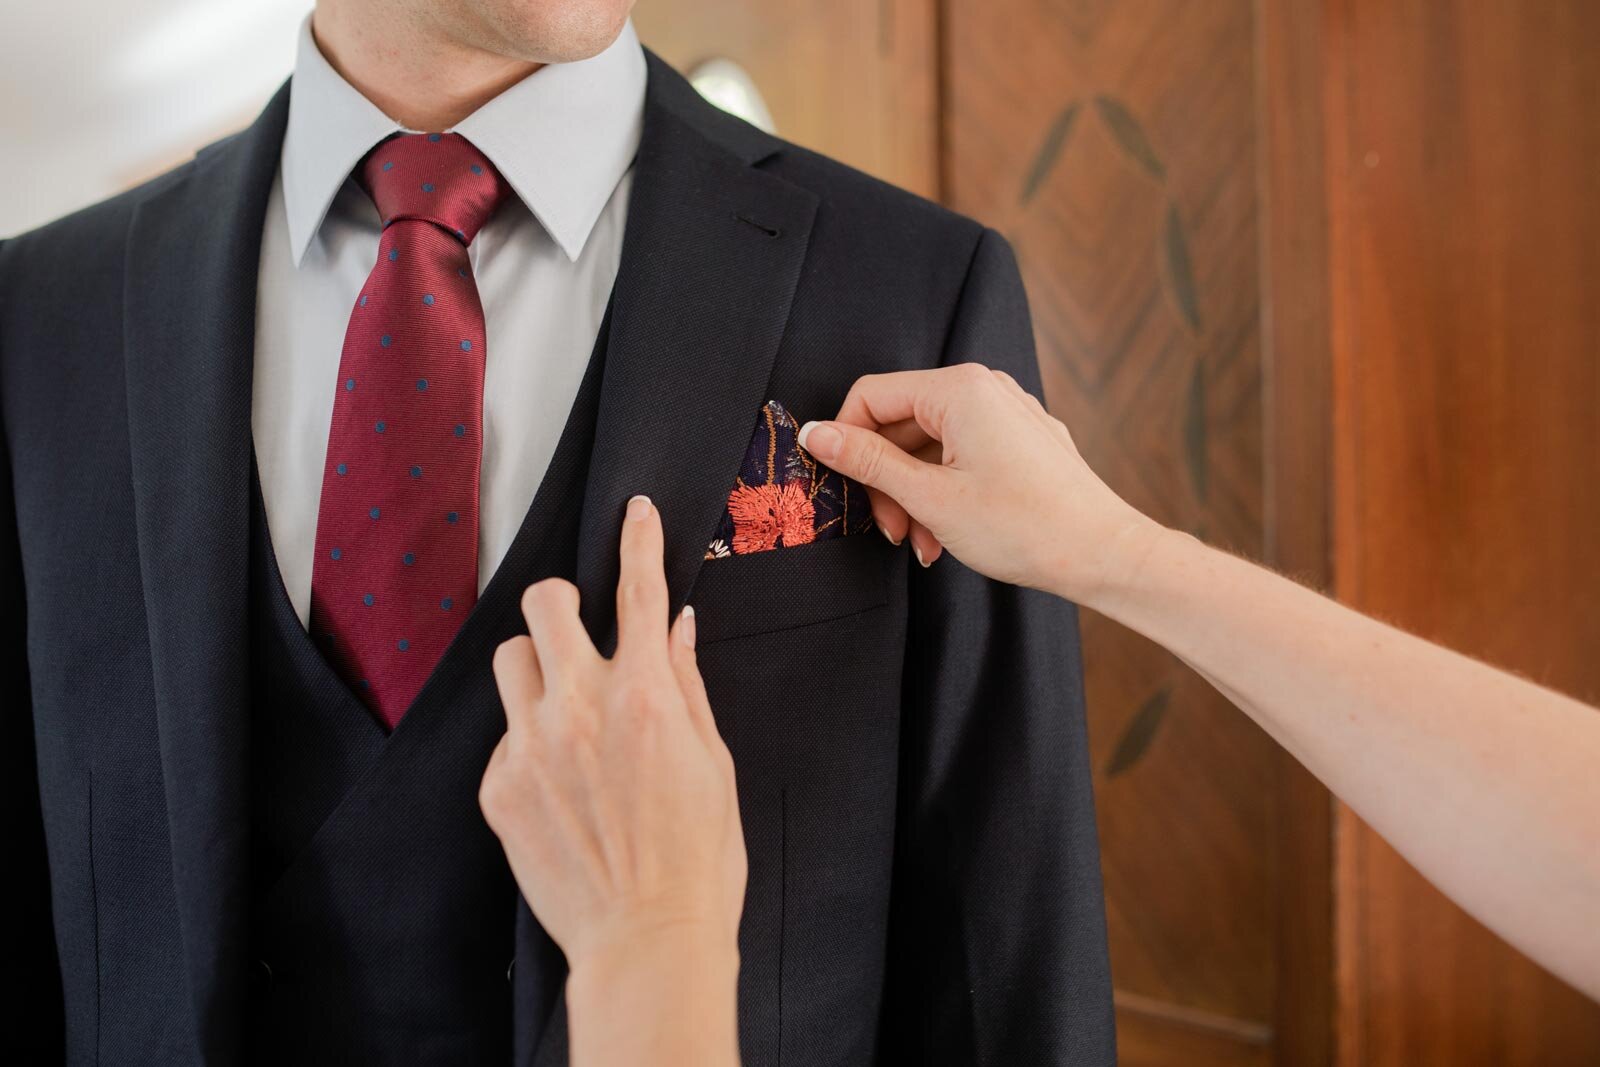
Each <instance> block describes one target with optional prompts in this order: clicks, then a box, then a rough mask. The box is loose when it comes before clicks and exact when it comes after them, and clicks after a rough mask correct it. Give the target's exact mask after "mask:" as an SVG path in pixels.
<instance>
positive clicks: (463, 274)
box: [456, 267, 467, 278]
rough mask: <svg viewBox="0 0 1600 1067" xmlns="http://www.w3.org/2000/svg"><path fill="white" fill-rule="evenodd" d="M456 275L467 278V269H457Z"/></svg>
mask: <svg viewBox="0 0 1600 1067" xmlns="http://www.w3.org/2000/svg"><path fill="white" fill-rule="evenodd" d="M456 274H458V275H459V276H461V277H463V278H465V277H466V276H467V268H465V267H457V268H456Z"/></svg>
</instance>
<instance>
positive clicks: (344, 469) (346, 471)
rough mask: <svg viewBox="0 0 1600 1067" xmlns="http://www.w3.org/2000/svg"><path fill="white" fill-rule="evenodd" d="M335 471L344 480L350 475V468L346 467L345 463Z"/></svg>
mask: <svg viewBox="0 0 1600 1067" xmlns="http://www.w3.org/2000/svg"><path fill="white" fill-rule="evenodd" d="M333 469H334V470H336V471H338V472H339V477H341V478H343V477H344V476H345V475H346V474H349V473H350V468H349V467H347V466H345V465H344V464H343V463H341V464H339V465H338V466H337V467H335V468H333Z"/></svg>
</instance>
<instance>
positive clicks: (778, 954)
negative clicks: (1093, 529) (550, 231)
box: [0, 56, 1114, 1067]
mask: <svg viewBox="0 0 1600 1067" xmlns="http://www.w3.org/2000/svg"><path fill="white" fill-rule="evenodd" d="M290 91H292V89H291V87H289V86H286V87H285V88H284V90H282V91H280V93H279V94H278V95H277V97H276V98H275V99H274V100H273V101H272V103H271V104H270V105H269V106H268V107H267V109H266V111H265V112H264V113H263V114H262V116H261V117H260V119H259V120H258V121H256V123H255V124H254V125H253V126H251V127H250V128H249V129H247V130H245V131H244V132H242V133H240V134H238V135H237V136H234V137H232V138H230V139H228V140H225V141H222V142H220V143H218V144H216V145H213V146H211V147H209V148H207V149H205V150H203V151H202V152H200V153H199V155H198V156H197V157H196V158H195V159H194V160H193V161H191V162H189V163H186V164H184V165H183V166H181V167H179V168H178V169H176V170H174V171H172V172H171V173H169V174H166V175H165V176H163V177H160V178H158V179H156V180H154V181H152V182H150V183H149V184H146V185H144V186H142V187H140V188H138V189H135V190H133V191H132V192H129V193H127V194H124V195H122V196H119V197H117V198H115V199H113V200H109V201H107V202H104V203H101V204H98V205H96V206H94V207H91V208H88V209H86V210H83V211H81V212H79V213H77V214H74V215H72V216H70V217H68V218H65V219H62V220H60V221H58V222H55V223H52V224H50V225H48V226H45V227H43V228H41V229H39V230H36V231H34V232H31V233H27V234H24V235H21V236H19V237H16V238H13V239H11V240H8V241H6V242H4V244H3V245H0V423H3V437H0V449H3V451H0V626H3V627H4V629H3V632H0V657H3V663H0V686H3V687H4V688H3V690H0V707H3V712H0V715H3V719H0V731H3V736H0V753H3V755H0V760H3V765H0V808H3V810H4V811H5V818H6V820H7V822H8V830H7V833H6V849H7V864H6V867H7V871H8V878H7V882H8V887H9V888H10V889H11V890H12V891H13V892H14V893H15V894H16V896H15V897H14V900H15V901H16V903H14V904H13V905H12V907H11V909H9V915H8V918H9V922H8V926H9V927H10V928H11V929H12V930H13V931H14V933H13V934H12V935H11V936H10V937H8V949H7V951H6V953H5V954H4V957H3V961H4V962H3V964H0V966H3V967H4V969H5V971H6V972H7V973H8V975H9V977H10V978H11V979H12V981H11V982H10V983H8V984H9V985H10V987H11V988H12V989H13V990H20V991H21V992H22V996H21V997H20V998H18V997H17V996H16V994H15V993H13V994H12V995H10V996H8V997H6V998H4V1000H5V1004H6V1010H7V1012H8V1014H12V1015H14V1017H13V1018H10V1019H8V1020H6V1024H5V1026H4V1030H3V1033H4V1034H5V1037H4V1038H0V1041H3V1042H4V1043H5V1044H7V1045H10V1046H13V1047H14V1048H15V1047H18V1046H20V1047H22V1048H24V1049H26V1050H27V1054H26V1056H25V1058H26V1059H28V1060H29V1061H30V1062H31V1061H32V1060H34V1059H37V1060H38V1061H39V1062H60V1061H62V1060H66V1061H68V1062H72V1063H92V1062H104V1063H156V1062H160V1063H180V1062H181V1063H205V1064H225V1063H231V1062H235V1061H237V1060H238V1059H240V1058H241V1056H242V1055H243V1052H242V1050H241V1049H240V1047H239V1045H240V1040H241V1038H240V1034H241V1028H242V1021H241V1020H242V1019H243V1017H244V1013H245V1012H246V1011H247V1010H248V1007H247V1005H248V997H249V973H250V967H251V960H250V959H249V957H248V949H247V945H246V941H247V931H246V929H245V925H246V916H247V913H248V896H249V882H248V878H247V870H246V868H247V866H248V857H249V843H248V841H247V840H246V837H247V832H246V831H247V823H248V819H247V807H248V775H247V774H246V768H247V766H248V752H247V750H246V746H247V742H248V738H249V731H248V729H247V728H246V723H245V719H246V717H247V716H246V711H247V708H248V703H249V698H248V693H247V687H248V662H249V655H248V651H249V650H248V641H247V621H248V611H249V604H248V582H247V578H248V575H247V566H246V558H247V550H248V538H249V529H250V525H249V514H250V490H249V486H250V477H251V462H252V461H251V432H250V385H251V358H252V345H253V338H254V311H255V278H256V266H257V259H258V256H259V249H260V236H261V230H262V221H263V215H264V211H265V206H266V203H267V199H268V193H269V191H270V188H271V185H272V181H273V176H274V173H275V170H276V168H277V165H278V155H279V149H280V145H281V142H282V135H283V127H284V121H285V116H286V113H287V94H288V93H289V92H290ZM636 168H637V169H636V171H635V179H634V192H633V197H632V203H631V205H630V212H629V219H628V223H627V232H626V237H625V243H624V251H623V258H622V266H621V272H620V274H619V276H618V278H617V281H616V288H615V292H614V295H613V308H612V314H613V319H612V328H611V332H610V339H609V344H608V347H607V348H606V352H605V366H604V379H603V386H602V392H601V399H600V407H599V415H598V424H597V425H598V429H597V432H596V434H595V440H594V443H593V450H592V454H591V457H590V466H589V475H588V480H587V486H586V489H585V491H584V493H583V496H582V499H581V500H577V499H575V500H573V501H571V506H572V507H574V508H581V509H582V519H581V526H582V542H581V547H580V550H579V557H578V564H577V573H576V574H575V575H574V577H575V578H576V580H577V582H578V584H579V586H580V587H581V589H582V591H583V603H584V620H585V622H586V624H587V625H588V627H589V629H590V631H591V633H592V634H594V636H595V638H596V640H597V641H598V642H600V643H601V644H602V646H606V645H608V644H609V643H610V641H611V639H612V632H613V624H614V620H613V617H612V613H613V606H612V605H613V597H612V596H611V595H610V591H611V589H612V588H613V586H614V583H615V579H616V567H617V565H616V551H615V537H616V532H617V524H618V522H619V520H620V516H621V513H622V509H623V506H624V503H625V501H626V499H627V498H628V496H630V495H631V494H632V493H634V492H639V491H648V492H649V493H650V494H651V495H652V496H653V497H654V499H655V500H656V501H657V503H658V504H659V505H660V508H661V512H662V517H663V520H664V523H665V528H666V537H667V549H666V568H667V577H668V581H669V585H670V588H671V593H672V600H673V605H674V608H676V607H677V606H679V605H681V604H683V603H684V602H686V601H687V600H689V599H690V598H691V596H692V598H693V601H694V603H695V605H696V607H697V611H698V613H699V617H700V620H701V623H700V632H701V639H702V643H701V662H702V665H703V670H704V673H705V676H706V681H707V685H708V688H709V691H710V693H711V697H712V702H713V704H714V706H715V709H716V715H717V719H718V722H719V725H720V726H721V728H722V730H723V733H724V735H725V736H726V737H727V739H728V742H729V745H730V748H731V750H732V752H733V754H734V757H735V760H736V762H737V765H738V769H739V782H740V793H741V805H742V808H743V810H744V819H745V827H746V833H747V838H748V843H749V848H750V859H751V880H750V892H749V896H748V898H747V902H746V911H745V916H744V925H743V929H742V935H741V937H742V943H741V947H742V953H743V972H742V975H741V982H740V1026H741V1036H742V1042H743V1046H744V1054H745V1062H746V1063H748V1064H762V1063H778V1062H780V1061H781V1062H786V1063H791V1064H805V1065H808V1067H809V1065H816V1064H833V1063H838V1064H859V1063H867V1062H891V1063H895V1062H906V1063H917V1064H952V1065H953V1064H995V1065H1000V1064H1005V1065H1018V1064H1028V1065H1042V1064H1069V1063H1070V1064H1075V1065H1085V1064H1109V1063H1111V1062H1113V1059H1114V1041H1113V1036H1112V1009H1111V996H1110V975H1109V968H1108V964H1107V957H1106V945H1105V925H1104V915H1103V902H1102V895H1101V883H1100V873H1099V857H1098V849H1097V843H1096V837H1095V822H1094V812H1093V804H1092V798H1091V793H1090V786H1089V769H1088V760H1087V749H1086V743H1085V736H1084V719H1083V708H1082V677H1081V664H1080V660H1079V652H1078V637H1077V620H1076V614H1075V611H1074V609H1073V608H1072V607H1071V606H1070V605H1068V604H1065V603H1062V602H1060V601H1056V600H1053V599H1051V598H1049V597H1046V596H1043V595H1041V594H1037V593H1034V592H1029V591H1024V590H1018V589H1014V588H1009V587H1005V586H1001V585H997V584H994V583H991V582H988V581H986V580H984V579H982V578H980V577H979V576H977V575H975V574H973V573H972V572H970V571H968V570H965V569H964V568H962V567H961V566H960V565H959V564H957V563H956V562H955V561H954V560H943V561H941V562H939V563H938V564H937V565H936V566H935V567H933V568H932V569H929V570H926V571H924V570H923V569H921V568H919V567H917V566H916V565H915V563H914V562H908V559H909V556H908V553H906V552H905V551H904V550H899V551H896V550H894V549H892V548H891V547H890V546H888V545H887V544H886V543H885V542H883V541H882V539H880V538H878V537H877V536H876V535H875V534H874V535H864V536H857V537H850V538H844V539H842V540H836V541H829V542H825V543H821V542H819V543H817V544H814V545H808V546H802V547H799V548H794V549H784V550H779V551H775V552H769V553H763V554H761V555H753V556H745V557H736V558H732V559H721V560H712V561H709V562H708V561H706V560H704V559H703V556H704V554H705V550H706V544H707V541H708V538H709V537H710V536H711V535H712V534H713V533H714V532H715V530H716V529H717V525H718V519H719V517H720V515H721V512H722V509H723V506H724V503H725V500H726V496H727V493H728V490H729V489H730V488H731V487H732V481H733V478H734V475H735V474H736V473H737V471H738V470H739V465H740V460H741V457H742V455H743V452H744V449H745V447H746V445H747V443H748V442H749V440H750V434H751V431H752V429H753V427H754V425H755V417H756V413H757V412H758V411H759V409H760V407H761V405H762V404H763V403H764V402H765V401H767V400H771V399H775V400H778V401H779V402H781V403H782V404H783V405H784V406H785V407H786V408H788V409H789V410H790V411H792V412H794V413H795V414H796V416H797V417H798V418H800V419H801V420H802V421H803V420H805V419H807V418H825V417H828V416H830V415H832V414H833V413H834V412H835V411H836V410H837V407H838V405H839V403H840V402H841V400H842V399H843V397H844V395H845V392H846V390H847V389H848V388H849V386H850V385H851V383H852V382H853V381H854V380H855V379H856V377H857V376H859V375H861V374H863V373H869V372H883V371H892V370H903V369H912V368H920V367H931V366H935V365H939V364H950V363H957V362H963V361H971V360H981V361H984V362H986V363H989V364H990V365H993V366H997V367H1001V368H1004V369H1006V370H1008V371H1009V372H1010V373H1011V374H1012V375H1014V376H1015V377H1016V378H1017V380H1018V381H1020V382H1021V383H1022V384H1023V386H1024V387H1025V388H1028V389H1030V390H1034V391H1037V390H1038V388H1039V376H1038V371H1037V368H1036V366H1035V363H1034V357H1033V344H1032V335H1031V328H1030V325H1029V320H1028V312H1027V305H1026V300H1025V297H1024V295H1023V290H1022V286H1021V282H1020V279H1019V277H1018V273H1017V269H1016V265H1015V262H1014V260H1013V257H1012V254H1011V252H1010V249H1009V248H1008V246H1007V244H1006V242H1005V241H1004V240H1003V239H1002V238H1000V237H999V236H998V235H997V234H995V233H993V232H992V231H986V230H985V229H984V228H983V227H982V226H980V225H978V224H976V223H973V222H971V221H969V220H967V219H963V218H960V217H958V216H955V215H953V214H951V213H949V212H947V211H945V210H943V209H941V208H939V207H937V206H935V205H933V204H930V203H928V202H926V201H923V200H920V199H918V198H916V197H913V196H911V195H909V194H907V193H904V192H901V191H898V190H896V189H893V188H891V187H889V186H886V185H884V184H881V183H879V182H877V181H874V180H872V179H870V178H868V177H865V176H863V175H861V174H859V173H856V172H854V171H852V170H850V169H848V168H846V167H843V166H841V165H839V164H837V163H834V162H832V161H830V160H827V159H824V158H822V157H820V156H818V155H816V154H814V153H812V152H809V151H806V150H803V149H800V148H796V147H795V146H793V145H789V144H786V143H784V142H782V141H780V140H778V139H776V138H773V137H771V136H768V135H766V134H764V133H762V132H759V131H757V130H755V129H754V128H752V127H750V126H748V125H746V124H744V123H742V122H739V121H738V120H736V119H733V118H731V117H729V116H727V115H724V114H722V113H721V112H719V111H716V110H715V109H713V108H712V107H710V106H709V105H707V104H706V103H704V102H703V101H702V100H700V98H699V97H698V96H697V95H696V94H695V93H694V92H693V90H692V89H690V88H689V87H688V85H687V84H686V83H685V82H684V81H683V80H682V79H681V78H679V77H678V76H677V75H676V74H675V73H674V72H672V71H671V70H670V69H669V68H667V67H666V66H665V65H664V64H662V63H661V62H660V61H659V60H657V59H655V58H654V57H653V56H652V57H651V60H650V74H649V89H648V94H647V103H646V118H645V129H644V137H643V143H642V145H641V148H640V151H639V156H638V160H637V163H636ZM510 632H511V630H510V628H509V626H508V628H507V631H506V633H505V634H495V635H493V636H495V637H496V638H499V637H503V636H510ZM491 647H492V646H491ZM489 667H490V665H489V662H488V659H487V657H485V659H484V661H483V663H482V664H481V668H480V675H481V678H479V679H478V681H479V682H483V683H484V684H485V685H486V684H487V683H486V682H485V681H484V680H486V679H487V677H488V672H489ZM403 731H404V724H402V727H401V730H400V731H397V734H396V737H399V736H400V734H401V733H403ZM465 787H466V786H465V785H464V788H465ZM525 921H526V922H529V923H531V921H532V920H531V918H527V919H525ZM520 958H521V957H520V956H519V959H520ZM533 969H534V968H529V970H533ZM522 972H523V968H522V967H521V966H520V965H519V967H518V970H517V974H516V977H515V981H516V983H517V986H518V990H519V992H518V993H517V998H518V1001H519V1003H520V1002H522V1001H524V1000H526V1001H527V1003H528V1004H530V1005H531V1004H533V1003H534V1000H533V999H532V994H529V995H528V996H527V997H524V996H523V994H522V992H521V991H522V989H523V983H524V982H527V983H530V986H529V988H530V989H531V988H534V987H535V986H538V985H539V983H543V987H542V988H546V989H548V988H549V986H550V983H551V981H552V976H551V975H549V974H545V975H536V974H535V975H528V976H526V977H525V976H524V975H523V973H522ZM554 980H555V981H556V985H557V987H558V986H559V975H556V976H555V979H554ZM556 1014H557V1013H555V1012H542V1013H541V1012H535V1011H534V1010H533V1009H532V1008H531V1007H530V1008H528V1009H527V1010H526V1011H522V1012H521V1013H520V1014H518V1016H517V1018H516V1024H515V1025H516V1029H517V1037H516V1042H515V1047H516V1048H517V1049H518V1058H519V1060H522V1059H536V1060H537V1061H538V1062H555V1061H559V1060H561V1059H564V1056H563V1055H562V1054H561V1052H560V1049H561V1048H562V1047H563V1046H564V1038H561V1037H559V1036H552V1035H559V1034H560V1032H561V1031H562V1030H563V1029H564V1027H562V1025H561V1023H562V1019H561V1018H556V1017H554V1016H555V1015H556ZM350 1025H352V1026H359V1025H361V1022H360V1020H359V1019H356V1020H351V1021H350ZM552 1050H554V1051H552Z"/></svg>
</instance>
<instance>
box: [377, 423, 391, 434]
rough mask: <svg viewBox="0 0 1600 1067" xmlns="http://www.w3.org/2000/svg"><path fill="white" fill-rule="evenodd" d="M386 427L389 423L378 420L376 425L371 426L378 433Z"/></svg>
mask: <svg viewBox="0 0 1600 1067" xmlns="http://www.w3.org/2000/svg"><path fill="white" fill-rule="evenodd" d="M388 428H389V424H388V423H386V422H380V423H378V425H376V426H374V427H373V429H374V430H376V431H378V432H379V433H382V432H383V431H384V430H387V429H388Z"/></svg>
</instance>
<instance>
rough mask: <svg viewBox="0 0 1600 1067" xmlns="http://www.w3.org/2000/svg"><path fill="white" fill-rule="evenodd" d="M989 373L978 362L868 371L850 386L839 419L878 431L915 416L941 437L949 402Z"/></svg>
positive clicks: (927, 429)
mask: <svg viewBox="0 0 1600 1067" xmlns="http://www.w3.org/2000/svg"><path fill="white" fill-rule="evenodd" d="M989 376H990V372H989V370H988V368H986V367H982V366H980V365H979V364H976V363H961V364H957V365H956V366H953V367H940V368H938V369H937V370H922V371H895V372H893V373H890V374H868V375H866V376H864V377H862V378H858V379H857V380H856V384H855V385H853V386H851V387H850V392H849V393H848V394H847V395H846V396H845V399H844V404H843V406H841V407H840V408H839V414H838V416H837V421H839V422H847V423H850V424H851V425H853V426H860V427H862V428H864V429H869V430H876V429H877V428H879V427H880V426H887V425H889V424H890V423H892V422H901V421H903V420H905V419H914V420H915V421H916V422H917V423H918V424H919V425H920V426H921V427H922V428H923V429H924V430H926V431H927V432H928V434H929V435H930V436H932V437H934V438H937V439H941V440H942V439H943V438H944V416H945V412H946V411H947V410H948V409H949V405H950V401H951V400H952V399H954V398H955V397H957V396H959V395H960V393H961V391H962V390H963V389H969V388H971V387H972V386H973V384H974V383H976V382H978V381H980V379H981V380H983V381H985V382H986V381H987V380H988V378H989Z"/></svg>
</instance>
